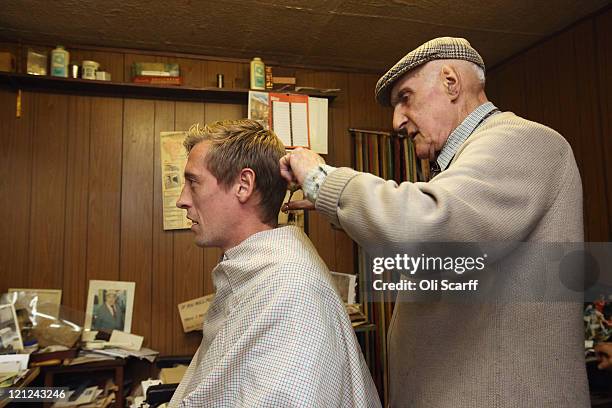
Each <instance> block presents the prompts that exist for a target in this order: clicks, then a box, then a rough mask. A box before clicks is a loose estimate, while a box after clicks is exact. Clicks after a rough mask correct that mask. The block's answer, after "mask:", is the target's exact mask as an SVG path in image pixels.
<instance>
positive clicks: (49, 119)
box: [28, 93, 68, 288]
mask: <svg viewBox="0 0 612 408" xmlns="http://www.w3.org/2000/svg"><path fill="white" fill-rule="evenodd" d="M34 106H35V112H36V120H35V122H34V132H33V140H32V144H33V155H32V204H31V209H30V211H31V214H30V219H31V221H30V236H31V237H36V238H35V239H34V240H32V241H31V244H30V250H29V257H30V263H29V267H28V284H29V287H44V288H57V287H61V286H62V283H63V282H62V275H63V267H64V259H63V245H64V220H65V211H64V208H65V199H66V195H65V194H66V154H67V140H66V132H65V129H66V126H67V123H68V96H66V95H51V94H44V93H41V94H37V95H36V96H35V102H34Z"/></svg>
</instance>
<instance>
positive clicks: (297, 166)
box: [280, 147, 325, 187]
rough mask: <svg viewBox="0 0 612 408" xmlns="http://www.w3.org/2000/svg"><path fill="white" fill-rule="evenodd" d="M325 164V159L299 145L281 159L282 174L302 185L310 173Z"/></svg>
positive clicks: (291, 181) (286, 178) (289, 180)
mask: <svg viewBox="0 0 612 408" xmlns="http://www.w3.org/2000/svg"><path fill="white" fill-rule="evenodd" d="M319 164H325V160H323V158H322V157H321V156H319V155H318V154H316V153H315V152H313V151H312V150H309V149H304V148H302V147H298V148H297V149H295V150H293V151H292V152H291V153H287V154H286V155H284V156H283V157H281V159H280V171H281V176H283V178H284V179H285V180H287V181H288V182H290V183H297V184H298V185H299V186H300V187H301V186H302V184H304V179H306V176H307V175H308V173H309V172H310V171H311V170H312V169H315V168H317V167H318V166H319Z"/></svg>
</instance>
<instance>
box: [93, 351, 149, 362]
mask: <svg viewBox="0 0 612 408" xmlns="http://www.w3.org/2000/svg"><path fill="white" fill-rule="evenodd" d="M92 353H97V354H104V355H106V356H111V357H118V358H128V357H136V358H138V359H140V360H142V359H145V360H147V361H149V362H151V363H152V362H153V361H155V358H156V357H157V355H158V354H159V351H155V350H151V349H149V348H146V347H142V348H141V349H140V350H138V351H135V350H124V349H120V348H107V349H103V350H92Z"/></svg>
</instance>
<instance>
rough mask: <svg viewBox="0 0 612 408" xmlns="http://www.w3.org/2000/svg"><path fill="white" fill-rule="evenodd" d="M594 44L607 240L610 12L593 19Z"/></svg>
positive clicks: (611, 134) (611, 184) (611, 185)
mask: <svg viewBox="0 0 612 408" xmlns="http://www.w3.org/2000/svg"><path fill="white" fill-rule="evenodd" d="M595 44H596V50H597V62H596V64H597V67H598V68H599V69H598V72H597V73H598V76H597V79H598V81H597V86H596V88H597V89H598V90H599V111H600V117H601V135H602V138H601V140H602V154H603V168H604V177H605V180H606V197H607V200H608V231H609V235H608V241H612V209H611V208H610V207H612V98H611V97H610V95H612V81H610V77H612V12H607V13H605V14H602V15H600V16H598V17H597V18H596V20H595Z"/></svg>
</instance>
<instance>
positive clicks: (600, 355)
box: [595, 343, 612, 370]
mask: <svg viewBox="0 0 612 408" xmlns="http://www.w3.org/2000/svg"><path fill="white" fill-rule="evenodd" d="M595 352H596V353H597V360H598V361H599V365H597V368H599V369H600V370H610V369H612V343H599V344H598V345H596V346H595Z"/></svg>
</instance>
